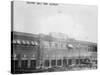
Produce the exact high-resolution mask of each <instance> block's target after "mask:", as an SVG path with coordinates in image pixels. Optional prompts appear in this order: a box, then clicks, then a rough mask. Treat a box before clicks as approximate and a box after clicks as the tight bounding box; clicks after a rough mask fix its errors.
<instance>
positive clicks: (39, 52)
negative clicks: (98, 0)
mask: <svg viewBox="0 0 100 75" xmlns="http://www.w3.org/2000/svg"><path fill="white" fill-rule="evenodd" d="M97 30H98V7H97V6H96V5H81V4H63V3H49V2H48V3H47V2H32V1H16V0H15V1H11V73H12V74H24V73H41V72H60V71H80V70H95V69H97V68H98V60H97V59H98V58H97V57H98V55H97V54H98V50H97V45H98V33H97Z"/></svg>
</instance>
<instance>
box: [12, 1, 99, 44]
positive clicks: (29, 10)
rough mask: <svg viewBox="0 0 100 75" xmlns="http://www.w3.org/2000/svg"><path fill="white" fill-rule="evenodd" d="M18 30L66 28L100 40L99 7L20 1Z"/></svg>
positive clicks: (80, 36) (79, 35)
mask: <svg viewBox="0 0 100 75" xmlns="http://www.w3.org/2000/svg"><path fill="white" fill-rule="evenodd" d="M14 31H20V32H27V33H33V34H37V33H45V34H48V33H49V32H62V33H65V34H67V35H68V36H69V37H72V38H75V39H79V40H85V41H92V42H97V7H96V6H83V5H70V4H59V5H58V6H50V5H43V4H42V5H37V4H27V3H26V2H21V1H16V2H14Z"/></svg>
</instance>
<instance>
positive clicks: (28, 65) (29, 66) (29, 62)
mask: <svg viewBox="0 0 100 75" xmlns="http://www.w3.org/2000/svg"><path fill="white" fill-rule="evenodd" d="M28 68H30V59H29V60H28Z"/></svg>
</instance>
